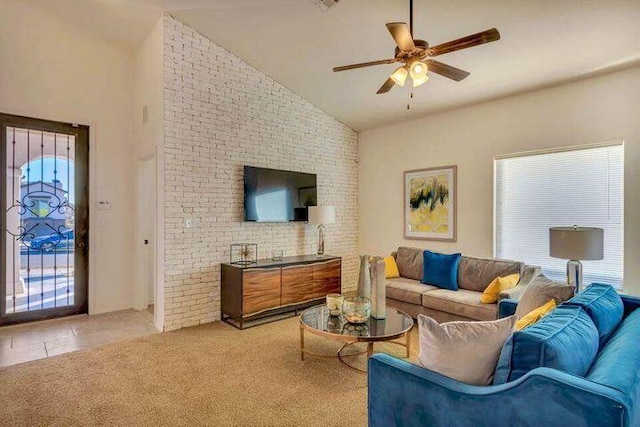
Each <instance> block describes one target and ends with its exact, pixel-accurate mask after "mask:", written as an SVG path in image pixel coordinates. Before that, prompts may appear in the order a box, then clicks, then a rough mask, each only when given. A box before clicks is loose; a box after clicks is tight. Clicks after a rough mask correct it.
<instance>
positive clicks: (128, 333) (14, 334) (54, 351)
mask: <svg viewBox="0 0 640 427" xmlns="http://www.w3.org/2000/svg"><path fill="white" fill-rule="evenodd" d="M158 332H159V331H158V330H157V329H156V328H155V327H154V326H153V316H151V315H150V314H149V313H148V312H147V311H146V310H145V311H134V310H125V311H118V312H114V313H105V314H98V315H94V316H88V315H80V316H71V317H67V318H62V319H55V320H45V321H42V322H34V323H29V324H24V325H16V326H5V327H1V328H0V366H9V365H15V364H17V363H23V362H29V361H32V360H38V359H44V358H46V357H53V356H56V355H59V354H63V353H69V352H72V351H77V350H84V349H87V348H93V347H98V346H101V345H105V344H109V343H113V342H117V341H124V340H128V339H132V338H138V337H142V336H146V335H151V334H154V333H158Z"/></svg>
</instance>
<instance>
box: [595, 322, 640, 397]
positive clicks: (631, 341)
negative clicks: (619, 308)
mask: <svg viewBox="0 0 640 427" xmlns="http://www.w3.org/2000/svg"><path fill="white" fill-rule="evenodd" d="M639 342H640V310H635V311H634V312H632V313H631V314H630V315H628V316H627V317H626V318H625V319H624V320H623V321H622V323H620V327H618V329H616V330H615V332H613V334H612V335H611V338H610V339H609V341H608V342H607V345H606V346H605V347H604V348H603V349H602V350H601V351H600V353H599V354H598V358H597V359H596V360H595V362H594V363H593V366H591V369H590V370H589V373H588V374H587V379H588V380H590V381H593V382H595V383H598V384H602V385H605V386H608V387H611V388H614V389H616V390H618V391H619V392H621V393H623V394H624V395H625V396H627V397H628V398H629V400H630V405H629V406H630V407H632V408H636V407H637V406H638V405H637V403H638V402H640V381H639V380H638V375H639V373H640V351H638V343H639Z"/></svg>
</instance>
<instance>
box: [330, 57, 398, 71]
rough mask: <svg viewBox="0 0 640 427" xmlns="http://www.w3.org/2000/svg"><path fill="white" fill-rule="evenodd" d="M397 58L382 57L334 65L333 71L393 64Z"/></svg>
mask: <svg viewBox="0 0 640 427" xmlns="http://www.w3.org/2000/svg"><path fill="white" fill-rule="evenodd" d="M394 62H396V59H395V58H393V59H381V60H379V61H370V62H361V63H359V64H351V65H343V66H341V67H334V68H333V71H346V70H353V69H354V68H364V67H371V66H372V65H382V64H393V63H394Z"/></svg>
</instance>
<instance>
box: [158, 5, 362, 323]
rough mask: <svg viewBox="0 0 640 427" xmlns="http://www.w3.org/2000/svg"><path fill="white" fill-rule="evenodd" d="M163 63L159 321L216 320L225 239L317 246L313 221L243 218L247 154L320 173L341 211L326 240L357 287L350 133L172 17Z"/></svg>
mask: <svg viewBox="0 0 640 427" xmlns="http://www.w3.org/2000/svg"><path fill="white" fill-rule="evenodd" d="M163 71H164V109H165V113H164V114H165V117H164V133H165V142H164V154H165V183H164V190H165V206H164V208H165V222H164V229H165V254H164V255H165V329H166V330H173V329H179V328H183V327H187V326H192V325H197V324H201V323H207V322H212V321H215V320H219V319H220V263H222V262H228V261H229V245H230V244H232V243H240V242H250V243H257V244H258V255H259V257H260V258H267V257H269V256H271V253H272V250H274V249H282V250H283V251H284V253H285V256H286V255H297V254H311V253H315V248H316V230H315V227H314V226H311V225H308V224H303V223H271V224H264V223H246V222H243V182H242V175H243V166H244V165H251V166H261V167H268V168H274V169H286V170H295V171H301V172H308V173H316V174H317V175H318V203H319V204H321V205H334V206H336V215H337V218H336V224H331V225H327V226H326V235H327V240H326V251H327V253H330V254H332V255H339V256H342V257H343V273H342V274H343V276H342V287H343V291H348V290H353V289H355V288H356V277H357V232H358V230H357V227H358V225H357V181H358V176H357V174H358V167H357V163H358V157H357V156H358V154H357V152H358V151H357V143H358V136H357V133H356V132H355V131H353V130H352V129H350V128H348V127H347V126H345V125H343V124H342V123H340V122H338V121H336V120H335V119H334V118H332V117H330V116H329V115H327V114H326V113H324V112H323V111H321V110H319V109H318V108H316V107H315V106H313V105H312V104H310V103H309V102H307V101H306V100H304V99H303V98H301V97H300V96H298V95H296V94H294V93H293V92H291V91H290V90H288V89H287V88H285V87H284V86H282V85H280V84H279V83H277V82H275V81H274V80H273V79H271V78H269V77H267V76H266V75H265V74H263V73H261V72H260V71H258V70H256V69H255V68H253V67H251V66H250V65H248V64H246V63H245V62H243V61H242V60H240V59H239V58H237V57H235V56H234V55H232V54H231V53H229V52H227V51H226V50H224V49H222V48H221V47H219V46H218V45H216V44H215V43H213V42H212V41H210V40H208V39H207V38H205V37H204V36H202V35H201V34H199V33H198V32H196V31H195V30H193V29H191V28H189V27H187V26H185V25H184V24H182V23H180V22H179V21H177V20H175V19H174V18H172V17H170V16H165V18H164V70H163ZM186 218H192V219H195V221H196V224H195V227H194V228H189V229H187V228H185V226H184V221H185V219H186Z"/></svg>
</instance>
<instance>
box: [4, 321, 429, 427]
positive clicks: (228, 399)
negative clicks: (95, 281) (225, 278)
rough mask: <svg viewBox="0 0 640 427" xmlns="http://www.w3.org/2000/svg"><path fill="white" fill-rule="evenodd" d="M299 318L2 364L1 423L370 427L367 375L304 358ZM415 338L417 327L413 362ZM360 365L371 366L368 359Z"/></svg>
mask: <svg viewBox="0 0 640 427" xmlns="http://www.w3.org/2000/svg"><path fill="white" fill-rule="evenodd" d="M298 324H299V323H298V319H297V318H291V319H287V320H283V321H279V322H275V323H270V324H266V325H262V326H258V327H255V328H251V329H246V330H244V331H239V330H237V329H235V328H232V327H231V326H228V325H226V324H224V323H220V322H217V323H215V324H210V325H204V326H198V327H194V328H188V329H183V330H180V331H175V332H168V333H164V334H156V335H152V336H149V337H145V338H140V339H136V340H132V341H126V342H121V343H115V344H111V345H107V346H105V347H101V348H97V349H91V350H85V351H80V352H76V353H70V354H66V355H62V356H58V357H54V358H50V359H45V360H40V361H35V362H30V363H26V364H22V365H15V366H10V367H7V368H2V369H0V420H2V422H1V423H2V424H3V425H12V426H39V425H46V426H72V425H131V426H134V425H135V426H145V425H149V426H151V425H155V426H157V425H185V426H186V425H189V426H192V425H207V426H216V425H221V426H280V425H282V426H298V425H309V426H339V425H355V426H365V425H366V424H367V415H366V400H367V388H366V375H364V374H360V373H357V372H355V371H353V370H351V369H349V368H347V367H345V366H343V365H342V364H341V363H340V362H339V361H338V360H337V359H322V358H316V357H313V356H307V360H305V361H304V362H301V361H300V360H299V352H298V345H299V327H298ZM417 341H418V337H417V333H416V329H415V328H414V331H413V336H412V347H413V348H412V351H411V356H412V359H415V357H416V355H417ZM306 346H307V347H308V348H309V349H312V350H314V351H319V352H327V353H330V352H335V351H336V350H337V349H338V348H339V346H340V344H338V343H336V342H333V341H329V340H327V339H325V338H321V337H317V336H313V335H311V334H309V333H307V334H306ZM376 351H384V352H387V353H390V354H394V355H396V356H398V357H402V356H403V355H404V348H403V347H400V346H395V345H392V344H386V343H385V344H376ZM353 359H356V358H353ZM355 362H356V363H359V365H360V366H364V363H365V360H364V357H359V358H358V360H356V361H355ZM5 423H6V424H5Z"/></svg>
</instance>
